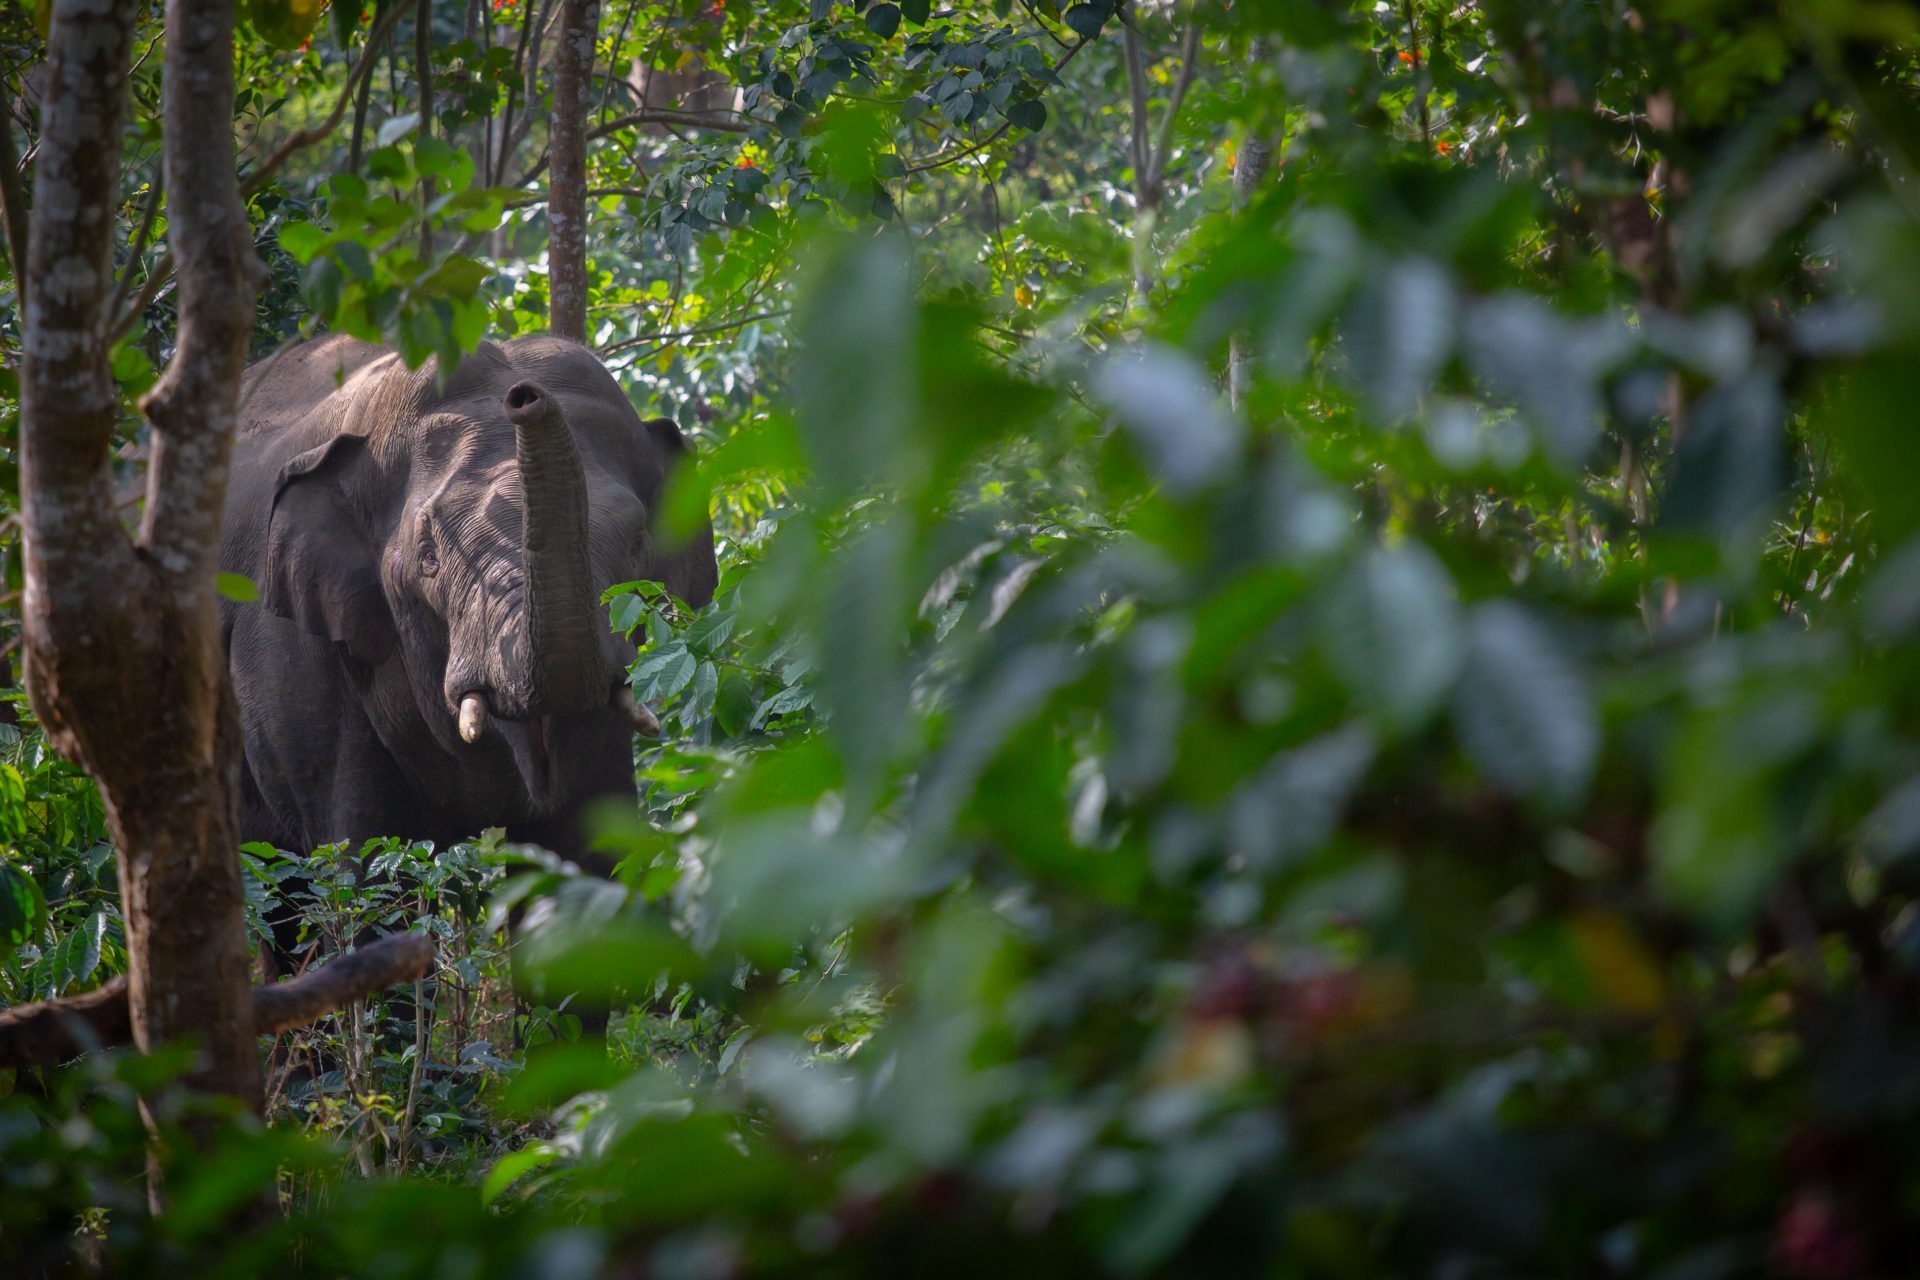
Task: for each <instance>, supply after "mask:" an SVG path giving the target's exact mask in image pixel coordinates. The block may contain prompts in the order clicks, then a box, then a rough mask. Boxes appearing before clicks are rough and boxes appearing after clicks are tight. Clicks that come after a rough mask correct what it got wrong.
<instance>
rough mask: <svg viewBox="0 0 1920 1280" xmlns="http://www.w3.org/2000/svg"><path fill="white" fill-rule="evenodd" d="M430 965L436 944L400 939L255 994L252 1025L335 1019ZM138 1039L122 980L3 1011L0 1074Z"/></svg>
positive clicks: (270, 1028)
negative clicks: (340, 1011)
mask: <svg viewBox="0 0 1920 1280" xmlns="http://www.w3.org/2000/svg"><path fill="white" fill-rule="evenodd" d="M432 964H433V940H432V939H431V938H428V937H427V936H426V935H424V934H418V933H398V934H393V935H391V936H389V937H385V938H382V939H380V940H379V941H378V942H374V943H369V944H368V945H367V946H364V947H361V948H360V949H359V950H358V951H352V952H349V953H347V954H346V955H343V956H341V957H340V958H339V959H337V960H335V961H333V963H331V964H328V965H326V966H324V967H322V968H319V969H314V970H311V971H309V972H307V973H305V974H303V975H301V976H300V977H298V978H295V979H293V980H292V981H290V982H282V983H279V984H277V985H274V986H264V987H255V988H254V989H253V1022H254V1027H255V1029H256V1030H257V1031H258V1032H259V1033H260V1034H261V1035H271V1034H277V1033H278V1032H281V1031H289V1030H292V1029H293V1028H294V1027H303V1026H305V1025H307V1024H308V1023H310V1022H316V1021H318V1020H319V1019H320V1018H322V1017H324V1016H326V1015H327V1014H329V1013H332V1012H333V1011H334V1010H336V1009H339V1008H341V1007H343V1006H345V1005H347V1004H349V1003H351V1002H352V1001H355V1000H358V999H360V998H361V997H362V996H365V995H367V994H368V993H369V992H373V991H379V990H381V989H382V988H384V987H390V986H393V985H395V984H397V983H401V982H405V981H408V980H409V979H413V978H418V977H419V976H420V975H421V974H424V973H425V972H426V971H427V969H428V968H429V966H431V965H432ZM132 1039H133V1018H132V1015H131V1013H130V1012H129V1008H128V1004H127V978H126V975H125V974H122V975H120V976H119V977H117V978H115V979H113V980H112V981H111V982H109V983H107V984H106V985H105V986H103V987H101V988H100V989H99V990H97V991H89V992H87V993H86V994H85V995H78V996H68V997H66V998H64V999H59V1000H42V1001H39V1002H37V1003H34V1004H23V1005H18V1006H15V1007H14V1008H12V1009H5V1010H0V1067H45V1066H53V1065H55V1064H57V1063H60V1062H64V1061H66V1060H67V1059H69V1058H72V1057H75V1056H76V1055H78V1054H81V1053H86V1052H88V1051H90V1050H93V1049H101V1048H110V1047H112V1046H114V1045H120V1044H126V1043H128V1042H129V1041H131V1040H132Z"/></svg>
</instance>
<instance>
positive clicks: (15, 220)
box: [0, 113, 27, 315]
mask: <svg viewBox="0 0 1920 1280" xmlns="http://www.w3.org/2000/svg"><path fill="white" fill-rule="evenodd" d="M9 114H11V113H9ZM0 217H4V218H5V219H6V232H7V256H8V257H9V258H10V259H11V260H12V266H13V292H14V299H15V304H16V305H17V306H18V307H19V309H20V314H21V315H25V314H26V311H27V194H26V189H25V187H24V186H23V185H22V183H21V181H20V157H19V156H18V155H17V154H16V153H15V151H14V146H13V121H12V120H10V119H9V120H0Z"/></svg>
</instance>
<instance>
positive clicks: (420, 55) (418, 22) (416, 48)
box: [413, 0, 435, 262]
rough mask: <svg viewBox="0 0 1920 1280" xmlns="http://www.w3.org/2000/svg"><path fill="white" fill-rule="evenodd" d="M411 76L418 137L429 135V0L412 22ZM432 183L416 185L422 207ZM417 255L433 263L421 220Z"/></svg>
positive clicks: (428, 225)
mask: <svg viewBox="0 0 1920 1280" xmlns="http://www.w3.org/2000/svg"><path fill="white" fill-rule="evenodd" d="M413 75H414V79H415V80H417V81H419V87H420V136H421V137H423V138H431V137H432V136H433V0H420V7H419V10H418V11H417V12H416V13H415V14H414V19H413ZM434 185H435V184H434V181H433V179H432V178H426V179H423V180H422V181H421V183H420V193H421V199H422V201H423V202H424V203H426V204H432V203H433V197H434ZM420 256H421V258H422V259H424V260H426V261H428V262H431V261H432V260H433V223H432V222H431V221H423V222H422V223H421V224H420Z"/></svg>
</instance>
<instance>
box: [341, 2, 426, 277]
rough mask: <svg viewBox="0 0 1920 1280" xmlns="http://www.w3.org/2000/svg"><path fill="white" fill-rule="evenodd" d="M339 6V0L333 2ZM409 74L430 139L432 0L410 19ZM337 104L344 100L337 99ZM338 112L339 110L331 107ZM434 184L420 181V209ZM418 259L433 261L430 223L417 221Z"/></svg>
mask: <svg viewBox="0 0 1920 1280" xmlns="http://www.w3.org/2000/svg"><path fill="white" fill-rule="evenodd" d="M335 3H339V0H335ZM413 74H414V78H415V79H416V80H417V81H419V90H420V124H419V126H418V127H419V130H420V136H421V137H423V138H431V137H433V0H420V4H419V7H418V8H417V9H416V10H415V11H414V16H413ZM340 101H341V105H345V102H346V97H345V95H342V96H341V100H340ZM334 110H335V112H336V113H338V111H339V107H335V108H334ZM435 185H436V184H435V182H434V180H433V178H432V177H431V176H423V177H422V178H421V180H420V203H421V205H422V206H430V205H432V204H433V196H434V187H435ZM420 258H421V260H422V261H423V262H431V261H432V260H433V220H432V219H431V218H422V219H420Z"/></svg>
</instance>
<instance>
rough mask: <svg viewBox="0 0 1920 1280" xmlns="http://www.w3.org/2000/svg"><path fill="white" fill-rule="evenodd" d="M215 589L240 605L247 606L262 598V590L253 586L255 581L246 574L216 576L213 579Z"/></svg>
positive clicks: (221, 574)
mask: <svg viewBox="0 0 1920 1280" xmlns="http://www.w3.org/2000/svg"><path fill="white" fill-rule="evenodd" d="M213 589H214V590H215V591H218V592H219V593H220V594H221V595H223V596H225V597H226V598H227V599H229V600H232V601H234V602H236V603H238V604H246V603H248V602H249V601H253V600H258V599H259V598H260V588H259V587H256V586H255V585H253V579H252V578H249V577H248V576H247V575H246V574H244V573H220V574H216V575H215V576H214V579H213Z"/></svg>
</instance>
